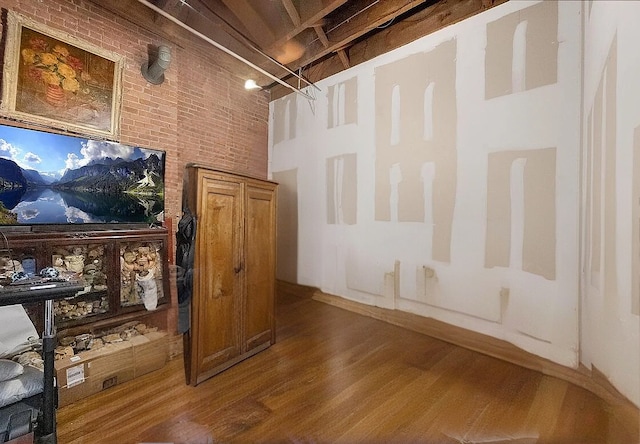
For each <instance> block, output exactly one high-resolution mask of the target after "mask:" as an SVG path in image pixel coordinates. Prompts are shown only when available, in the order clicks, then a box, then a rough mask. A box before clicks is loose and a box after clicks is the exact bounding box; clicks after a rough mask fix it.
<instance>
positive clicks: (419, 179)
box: [375, 40, 458, 262]
mask: <svg viewBox="0 0 640 444" xmlns="http://www.w3.org/2000/svg"><path fill="white" fill-rule="evenodd" d="M375 82H376V85H375V103H376V121H375V124H376V189H375V218H376V220H379V221H398V222H426V220H427V219H428V218H427V216H426V214H425V213H426V208H425V184H424V182H423V179H424V177H423V175H424V169H423V166H424V165H425V164H426V163H432V164H433V167H432V168H433V171H432V182H433V183H432V184H430V185H429V187H430V188H429V189H430V190H431V191H432V193H431V199H432V202H431V208H432V212H433V214H432V215H431V218H429V220H432V221H433V234H432V241H431V242H432V256H433V257H432V258H433V259H435V260H438V261H443V262H449V261H450V256H451V230H452V223H453V210H454V205H455V196H456V186H457V148H456V129H457V119H458V116H457V107H456V89H455V85H456V41H455V40H449V41H447V42H444V43H442V44H440V45H439V46H437V47H436V48H435V49H433V50H431V51H429V52H423V53H419V54H414V55H411V56H409V57H406V58H404V59H401V60H398V61H396V62H393V63H389V64H387V65H382V66H379V67H377V68H376V69H375ZM421 92H422V93H421ZM425 101H431V102H430V103H426V102H425ZM402 116H412V118H406V119H405V118H402ZM430 180H431V179H430Z"/></svg>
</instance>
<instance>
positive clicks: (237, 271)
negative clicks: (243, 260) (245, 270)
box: [233, 264, 242, 274]
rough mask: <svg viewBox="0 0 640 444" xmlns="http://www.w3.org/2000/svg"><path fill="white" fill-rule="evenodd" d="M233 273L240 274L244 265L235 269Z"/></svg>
mask: <svg viewBox="0 0 640 444" xmlns="http://www.w3.org/2000/svg"><path fill="white" fill-rule="evenodd" d="M233 271H235V273H236V274H238V273H240V272H241V271H242V264H240V265H238V266H237V267H233Z"/></svg>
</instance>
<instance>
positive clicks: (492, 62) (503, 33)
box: [485, 2, 558, 99]
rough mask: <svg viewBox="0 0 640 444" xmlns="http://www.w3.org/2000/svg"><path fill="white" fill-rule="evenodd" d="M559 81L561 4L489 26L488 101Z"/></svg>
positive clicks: (540, 7)
mask: <svg viewBox="0 0 640 444" xmlns="http://www.w3.org/2000/svg"><path fill="white" fill-rule="evenodd" d="M557 79H558V2H540V3H538V4H536V5H534V6H531V7H529V8H526V9H522V10H520V11H518V12H514V13H512V14H509V15H506V16H504V17H501V18H499V19H498V20H495V21H493V22H490V23H487V49H486V57H485V98H486V99H493V98H495V97H500V96H504V95H508V94H514V93H517V92H520V91H526V90H530V89H533V88H538V87H540V86H545V85H552V84H554V83H556V82H557Z"/></svg>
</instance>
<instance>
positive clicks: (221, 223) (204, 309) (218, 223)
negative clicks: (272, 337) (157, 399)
mask: <svg viewBox="0 0 640 444" xmlns="http://www.w3.org/2000/svg"><path fill="white" fill-rule="evenodd" d="M200 178H201V179H200V184H199V185H200V187H199V189H200V190H201V191H200V195H199V196H198V211H197V217H198V228H197V229H198V234H197V241H196V242H197V245H196V258H195V261H194V262H195V269H194V299H193V301H192V310H193V311H192V326H191V328H192V332H191V333H192V341H191V364H190V369H191V378H190V381H191V383H192V384H197V383H199V382H201V381H203V380H204V379H207V378H208V377H210V376H211V375H212V374H215V373H216V372H217V371H219V369H216V367H219V366H221V365H223V364H225V363H226V362H228V361H230V360H232V359H233V358H235V357H237V356H238V355H240V354H241V353H242V343H241V331H240V319H241V310H242V285H241V284H242V282H241V274H242V273H241V271H242V235H243V228H244V227H243V217H242V202H243V199H242V184H241V183H238V182H232V181H225V180H219V179H217V178H216V177H215V176H208V175H206V174H204V175H202V176H200Z"/></svg>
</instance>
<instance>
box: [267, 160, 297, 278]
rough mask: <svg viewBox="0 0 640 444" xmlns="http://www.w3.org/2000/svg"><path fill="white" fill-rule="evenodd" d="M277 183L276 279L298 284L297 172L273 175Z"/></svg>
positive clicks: (281, 172)
mask: <svg viewBox="0 0 640 444" xmlns="http://www.w3.org/2000/svg"><path fill="white" fill-rule="evenodd" d="M273 180H274V182H278V183H279V184H280V185H279V186H278V228H277V230H278V252H277V264H278V265H277V273H276V274H277V277H278V279H281V280H283V281H287V282H298V170H297V169H292V170H286V171H278V172H274V173H273Z"/></svg>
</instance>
